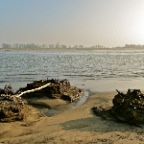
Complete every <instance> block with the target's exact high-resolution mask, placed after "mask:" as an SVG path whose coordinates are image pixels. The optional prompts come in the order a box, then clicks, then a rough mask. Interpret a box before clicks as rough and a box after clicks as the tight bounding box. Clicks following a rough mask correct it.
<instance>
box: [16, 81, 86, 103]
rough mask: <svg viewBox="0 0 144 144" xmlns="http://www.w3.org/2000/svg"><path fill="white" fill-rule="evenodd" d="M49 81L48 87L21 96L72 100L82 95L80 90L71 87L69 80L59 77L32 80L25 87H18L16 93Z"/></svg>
mask: <svg viewBox="0 0 144 144" xmlns="http://www.w3.org/2000/svg"><path fill="white" fill-rule="evenodd" d="M47 83H51V85H50V86H49V87H46V88H44V89H42V90H40V91H36V92H33V93H29V94H25V95H23V98H40V97H48V98H57V99H64V100H68V101H71V102H72V101H74V100H76V99H78V98H80V96H82V94H83V93H82V90H81V89H79V88H77V87H73V86H71V85H70V82H69V81H68V80H66V79H64V80H59V79H51V80H40V81H34V82H33V83H29V84H27V86H26V87H24V88H20V89H19V90H18V91H17V93H20V92H23V91H26V90H31V89H34V88H37V87H40V86H42V85H44V84H47Z"/></svg>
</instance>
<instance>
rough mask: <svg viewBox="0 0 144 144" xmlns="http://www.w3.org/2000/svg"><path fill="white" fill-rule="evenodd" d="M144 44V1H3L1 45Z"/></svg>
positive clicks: (1, 1)
mask: <svg viewBox="0 0 144 144" xmlns="http://www.w3.org/2000/svg"><path fill="white" fill-rule="evenodd" d="M2 43H10V44H14V43H35V44H43V43H46V44H56V43H60V44H65V45H84V46H93V45H98V44H99V45H104V46H106V47H116V46H124V45H125V44H144V0H0V45H1V44H2Z"/></svg>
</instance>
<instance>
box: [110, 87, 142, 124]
mask: <svg viewBox="0 0 144 144" xmlns="http://www.w3.org/2000/svg"><path fill="white" fill-rule="evenodd" d="M111 112H112V115H113V116H114V117H115V118H116V119H118V120H121V121H126V122H128V123H133V124H144V95H143V94H142V93H141V91H140V90H139V89H134V90H131V89H129V90H128V91H127V93H126V94H124V93H122V92H119V91H118V94H117V95H115V97H114V99H113V107H112V108H111Z"/></svg>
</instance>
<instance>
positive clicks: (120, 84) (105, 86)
mask: <svg viewBox="0 0 144 144" xmlns="http://www.w3.org/2000/svg"><path fill="white" fill-rule="evenodd" d="M68 80H69V79H68ZM69 81H70V83H71V85H72V86H76V87H78V88H81V89H84V90H89V91H91V92H115V90H116V89H118V90H120V91H127V90H128V89H140V90H141V91H144V78H135V79H132V78H112V79H96V80H90V79H87V80H69ZM31 82H33V81H30V82H1V83H0V88H4V86H5V85H9V84H10V85H11V86H12V88H13V89H14V91H16V90H18V89H19V88H21V87H25V86H26V85H27V84H28V83H31Z"/></svg>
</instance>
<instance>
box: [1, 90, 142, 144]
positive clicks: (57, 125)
mask: <svg viewBox="0 0 144 144" xmlns="http://www.w3.org/2000/svg"><path fill="white" fill-rule="evenodd" d="M115 94H116V93H115V92H95V93H94V94H93V95H92V96H90V97H89V99H88V101H87V102H86V103H85V104H83V105H81V106H79V107H77V108H75V109H71V110H68V111H65V112H63V113H59V114H56V115H54V116H51V117H40V118H39V120H37V121H33V119H30V120H27V121H24V122H11V123H0V128H1V132H0V142H1V143H11V144H12V143H15V144H18V143H52V144H53V143H59V144H63V143H65V144H70V143H79V144H89V143H97V144H117V143H119V144H123V143H126V144H129V143H131V144H135V143H143V142H144V138H143V137H144V130H143V129H142V128H139V127H135V126H130V125H127V124H124V123H117V122H114V121H107V120H104V119H101V118H100V117H98V116H95V115H93V114H92V112H91V108H92V107H93V106H96V105H97V106H101V107H109V106H112V98H113V97H114V95H115Z"/></svg>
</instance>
